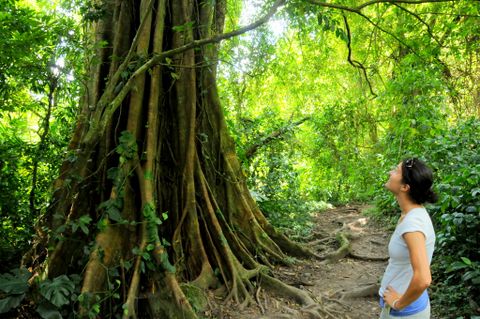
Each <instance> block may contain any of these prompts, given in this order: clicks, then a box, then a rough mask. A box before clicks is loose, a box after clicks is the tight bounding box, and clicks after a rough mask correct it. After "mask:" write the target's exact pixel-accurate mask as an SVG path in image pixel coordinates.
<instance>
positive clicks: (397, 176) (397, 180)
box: [385, 162, 405, 194]
mask: <svg viewBox="0 0 480 319" xmlns="http://www.w3.org/2000/svg"><path fill="white" fill-rule="evenodd" d="M389 175H390V177H389V179H388V181H387V182H386V183H385V188H387V189H388V190H389V191H391V192H392V193H394V194H398V193H399V192H400V190H402V187H405V184H404V183H403V182H402V163H401V162H400V163H399V164H398V165H397V166H396V167H395V168H393V169H392V170H391V171H390V172H389Z"/></svg>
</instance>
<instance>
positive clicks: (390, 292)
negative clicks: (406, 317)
mask: <svg viewBox="0 0 480 319" xmlns="http://www.w3.org/2000/svg"><path fill="white" fill-rule="evenodd" d="M400 298H402V295H400V294H399V293H398V292H397V291H396V290H395V289H393V287H392V286H388V287H387V288H386V289H385V291H384V292H383V300H384V301H385V302H386V303H387V304H388V305H389V306H390V307H392V309H395V310H399V309H401V308H400V307H399V302H398V301H397V303H396V304H395V307H394V306H393V302H394V301H395V300H400Z"/></svg>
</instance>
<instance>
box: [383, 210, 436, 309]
mask: <svg viewBox="0 0 480 319" xmlns="http://www.w3.org/2000/svg"><path fill="white" fill-rule="evenodd" d="M417 231H419V232H422V233H423V234H424V235H425V245H426V250H427V257H428V264H429V265H430V263H431V262H432V256H433V250H434V247H435V231H434V229H433V225H432V220H431V219H430V216H429V215H428V212H427V210H426V209H425V208H423V207H422V208H414V209H412V210H410V211H409V212H408V213H407V215H406V216H405V217H404V219H403V220H402V221H401V222H400V223H399V224H398V225H397V227H396V228H395V231H394V232H393V234H392V237H391V238H390V242H389V244H388V255H389V256H390V259H389V260H388V266H387V268H386V269H385V273H384V274H383V278H382V283H381V285H380V289H379V291H378V294H379V295H380V306H381V307H382V308H383V307H384V301H383V298H382V297H383V292H384V290H385V289H386V288H387V286H392V287H393V289H395V290H396V291H397V292H398V293H400V294H402V295H403V294H404V293H405V291H406V290H407V288H408V286H409V285H410V281H411V280H412V277H413V268H412V264H411V262H410V253H409V251H408V247H407V244H406V242H405V240H404V239H403V236H402V235H403V234H405V233H409V232H417ZM428 302H429V297H428V292H427V290H425V291H424V292H423V293H422V295H421V296H420V297H419V298H418V299H417V300H415V301H414V302H412V303H411V304H410V305H408V306H407V307H405V308H404V309H402V310H401V311H397V310H394V309H392V310H391V311H390V315H392V316H408V315H413V314H415V313H418V312H420V311H422V310H424V309H425V308H426V307H427V306H428Z"/></svg>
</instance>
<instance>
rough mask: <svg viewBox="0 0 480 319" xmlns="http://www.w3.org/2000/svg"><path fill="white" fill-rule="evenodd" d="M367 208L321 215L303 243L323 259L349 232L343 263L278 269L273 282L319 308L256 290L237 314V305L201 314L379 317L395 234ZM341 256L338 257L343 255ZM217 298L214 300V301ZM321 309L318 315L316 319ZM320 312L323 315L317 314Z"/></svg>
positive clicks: (242, 318)
mask: <svg viewBox="0 0 480 319" xmlns="http://www.w3.org/2000/svg"><path fill="white" fill-rule="evenodd" d="M367 208H368V206H345V207H338V208H333V209H330V210H326V211H323V212H319V213H317V214H316V216H315V228H314V231H313V235H312V236H311V238H308V239H307V240H308V241H307V242H306V243H305V244H307V245H310V246H311V248H312V249H314V250H315V251H317V252H318V253H319V254H320V255H326V254H328V253H332V252H336V251H337V250H338V249H339V247H340V245H339V243H338V241H337V240H335V238H338V233H339V232H343V233H348V234H349V236H348V238H349V242H350V247H349V248H350V249H349V250H348V251H347V252H346V253H345V252H344V253H343V254H342V255H341V256H343V255H345V254H346V255H345V256H343V257H342V258H340V259H339V260H336V261H332V262H331V263H324V262H322V261H320V260H298V261H297V262H296V263H295V264H294V265H293V266H290V267H283V266H282V267H278V268H277V269H275V271H274V274H275V277H277V278H279V279H281V280H282V281H283V282H285V283H287V284H290V285H292V286H295V287H297V288H300V289H302V290H305V291H307V292H309V293H310V294H311V296H312V297H313V299H314V300H315V301H316V302H318V304H319V308H320V309H321V311H320V312H318V308H317V309H314V308H315V307H312V306H309V307H302V306H301V305H299V304H297V303H295V302H294V301H292V300H289V299H286V298H282V297H280V296H278V295H275V294H274V293H271V292H269V291H268V290H264V289H258V290H257V292H256V293H255V296H254V297H255V300H256V304H252V305H250V306H249V307H247V308H245V309H239V307H238V306H236V305H234V304H233V303H221V302H219V303H216V302H213V303H210V309H209V310H207V311H206V312H205V313H204V314H203V315H204V316H205V317H207V318H219V319H220V318H222V319H223V318H225V319H226V318H229V319H254V318H261V319H274V318H279V319H280V318H285V319H288V318H291V319H302V318H319V317H320V318H345V319H348V318H351V319H354V318H378V317H379V315H380V307H379V301H378V292H377V291H378V287H379V281H380V278H381V276H382V275H383V272H384V270H385V267H386V265H387V260H388V251H387V246H388V240H389V238H390V234H391V231H389V230H387V229H385V227H382V226H381V225H379V224H378V223H376V222H374V221H373V220H371V219H370V218H369V217H367V216H366V215H365V214H364V213H363V212H364V211H365V210H366V209H367ZM339 257H340V256H339ZM212 297H213V296H212ZM315 310H317V312H316V313H317V315H316V316H314V315H312V313H313V311H315ZM318 313H320V316H319V315H318Z"/></svg>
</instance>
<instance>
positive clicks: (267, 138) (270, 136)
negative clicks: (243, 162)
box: [245, 117, 310, 159]
mask: <svg viewBox="0 0 480 319" xmlns="http://www.w3.org/2000/svg"><path fill="white" fill-rule="evenodd" d="M309 119H310V117H305V118H303V119H301V120H298V121H296V122H293V123H290V124H288V125H287V126H284V127H281V128H279V129H278V130H276V131H274V132H272V133H270V134H268V135H267V136H265V137H263V138H262V139H260V141H258V142H256V143H254V144H253V145H250V146H249V147H248V148H247V150H246V151H245V157H246V158H247V159H250V158H252V156H253V155H255V153H256V152H257V151H258V150H259V149H260V148H261V147H263V146H265V145H267V144H268V143H270V142H272V141H273V140H274V139H276V138H278V137H280V136H282V135H283V134H285V133H286V132H288V131H289V130H291V129H292V128H293V127H295V126H298V125H300V124H302V123H303V122H305V121H307V120H309Z"/></svg>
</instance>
